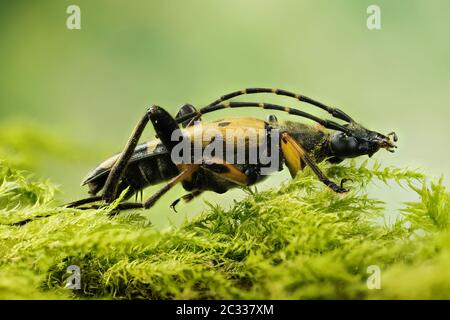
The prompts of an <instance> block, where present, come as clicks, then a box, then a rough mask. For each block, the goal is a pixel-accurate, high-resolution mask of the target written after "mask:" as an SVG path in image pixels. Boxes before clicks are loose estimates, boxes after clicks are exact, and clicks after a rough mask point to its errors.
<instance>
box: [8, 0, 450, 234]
mask: <svg viewBox="0 0 450 320" xmlns="http://www.w3.org/2000/svg"><path fill="white" fill-rule="evenodd" d="M70 4H76V5H78V6H79V7H80V8H81V30H68V29H67V28H66V19H67V17H68V14H67V13H66V8H67V7H68V6H69V5H70ZM370 4H377V5H379V6H380V7H381V18H382V29H381V30H376V31H370V30H368V29H367V27H366V19H367V16H368V15H367V13H366V9H367V7H368V6H369V5H370ZM0 8H1V9H0V41H1V42H0V44H1V50H0V74H1V77H0V126H1V127H0V139H1V140H0V156H2V157H6V158H7V159H13V160H14V161H15V162H16V163H18V164H19V165H20V166H22V167H24V168H27V169H30V170H32V171H33V172H35V175H36V176H38V177H43V178H49V179H51V180H52V181H53V182H55V183H57V184H59V185H60V190H61V193H60V194H59V201H61V202H64V201H69V200H74V199H77V198H80V197H83V196H85V195H86V190H85V189H83V188H81V187H80V186H79V183H80V181H81V179H82V178H83V176H84V175H85V174H86V173H87V172H88V171H89V170H90V169H91V168H92V167H95V165H96V164H97V163H98V162H100V161H101V160H103V159H104V158H106V157H108V156H109V155H111V154H113V153H115V152H117V151H120V149H121V148H122V147H123V145H124V144H125V142H126V140H127V138H128V137H129V135H130V132H131V130H132V128H133V127H134V125H135V123H136V122H137V121H138V119H139V118H140V117H141V116H142V114H143V112H144V110H145V108H146V107H148V106H149V105H151V104H154V103H155V104H159V105H161V106H163V107H165V108H167V109H168V110H170V111H171V112H173V113H175V112H176V110H177V109H178V107H179V106H180V105H181V104H182V103H185V102H190V103H192V104H194V105H196V106H197V107H201V106H203V105H205V104H207V103H209V102H211V101H213V100H214V99H216V98H217V97H219V96H220V95H222V94H224V93H227V92H229V91H234V90H238V89H241V88H245V87H252V86H261V87H265V86H267V87H279V88H284V89H287V90H292V91H296V92H299V93H303V94H305V95H308V96H310V97H313V98H316V99H318V100H320V101H323V102H325V103H329V104H331V105H336V106H339V107H340V108H342V109H344V110H345V111H346V112H347V113H349V114H351V115H352V116H353V117H354V118H355V119H357V120H359V121H360V122H361V123H363V124H364V125H366V126H367V127H368V128H370V129H373V130H377V131H379V132H382V133H387V132H389V131H391V130H395V131H396V132H397V133H398V135H399V143H398V145H399V149H398V152H397V153H395V154H388V153H387V152H380V153H379V154H377V155H376V156H374V158H376V159H378V160H380V161H382V163H383V164H386V165H387V164H393V165H396V166H399V167H411V168H417V167H418V168H422V169H423V170H424V171H425V172H427V173H429V174H430V175H432V176H440V175H441V174H443V175H444V176H446V177H448V176H449V173H450V161H449V159H450V150H449V148H448V145H449V143H448V138H449V132H450V131H449V116H450V90H449V88H450V59H449V57H450V41H449V40H450V39H449V31H450V18H449V15H450V2H449V1H447V0H433V1H425V0H422V1H418V0H414V1H412V0H408V1H406V0H404V1H387V0H385V1H381V0H377V1H373V0H370V1H364V0H353V1H350V0H346V1H344V0H320V1H317V0H316V1H298V0H295V1H294V0H292V1H279V0H277V1H275V0H271V1H268V0H265V1H257V0H251V1H250V0H247V1H242V0H240V1H238V0H231V1H230V0H228V1H207V0H193V1H162V0H158V1H155V0H152V1H143V0H141V1H132V2H126V1H106V0H103V1H80V0H77V1H61V0H58V1H10V2H5V1H2V4H1V5H0ZM251 98H252V100H254V101H267V102H275V101H277V102H279V103H284V104H287V105H291V106H293V105H295V101H292V100H289V99H282V98H280V97H271V96H269V95H260V96H252V97H251ZM246 100H249V99H248V98H247V99H246ZM304 107H305V108H306V110H308V111H309V112H312V113H314V114H317V115H323V116H325V115H324V114H323V113H320V112H317V111H316V110H314V109H313V108H311V107H309V106H307V105H305V106H304ZM244 114H245V115H252V116H258V117H262V118H264V117H265V116H266V114H267V113H265V112H261V111H260V110H246V111H245V112H244V111H236V112H234V111H233V112H230V111H227V110H226V111H222V112H220V113H216V114H213V115H210V116H208V117H206V119H212V118H217V117H225V116H233V115H244ZM279 118H286V116H283V115H279ZM152 136H153V132H152V130H151V129H149V130H147V131H146V133H145V139H149V138H151V137H152ZM287 179H289V175H288V173H287V171H285V172H283V173H279V174H277V175H275V176H274V177H271V178H270V179H268V180H267V182H265V183H264V184H263V185H262V186H261V187H258V188H266V187H269V186H273V185H276V184H279V183H280V182H281V181H286V180H287ZM447 181H448V180H447ZM154 190H156V188H150V189H149V190H147V192H146V194H147V195H148V194H150V193H151V192H153V191H154ZM373 192H374V193H375V194H376V195H379V196H380V198H383V199H385V200H389V199H391V200H392V201H397V202H398V201H400V200H408V195H401V191H399V192H400V194H395V195H394V194H392V193H391V192H390V191H389V190H387V189H386V187H384V186H375V187H374V190H373ZM183 193H184V192H183V190H182V189H181V187H178V188H175V189H174V190H172V191H171V192H170V193H169V194H168V195H166V196H165V198H164V199H163V200H162V201H161V202H160V203H158V205H157V206H156V207H155V208H154V209H153V210H152V211H151V212H149V213H147V214H148V215H149V217H150V218H151V220H152V222H153V223H154V224H155V225H156V226H157V227H164V226H167V225H169V224H171V223H175V224H178V223H179V222H180V221H182V220H183V219H185V218H186V217H189V216H191V215H193V214H196V213H198V212H199V210H201V209H202V208H205V204H204V202H203V201H201V200H200V201H194V202H193V203H191V204H188V205H184V204H181V205H180V206H179V211H180V213H178V214H173V213H172V212H171V211H170V210H167V206H168V204H169V203H171V201H172V200H174V199H175V198H176V197H178V196H180V195H182V194H183ZM243 196H244V194H243V192H242V191H239V190H236V191H233V192H231V193H228V194H226V195H220V196H218V195H215V194H212V193H206V194H205V195H204V196H203V200H208V201H210V202H212V203H219V204H221V205H229V204H230V203H231V202H232V200H233V199H237V200H238V199H239V198H242V197H243Z"/></svg>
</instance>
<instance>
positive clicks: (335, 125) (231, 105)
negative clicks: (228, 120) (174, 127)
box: [175, 102, 351, 135]
mask: <svg viewBox="0 0 450 320" xmlns="http://www.w3.org/2000/svg"><path fill="white" fill-rule="evenodd" d="M254 107H257V108H262V109H267V110H278V111H283V112H287V113H289V114H292V115H295V116H299V117H303V118H307V119H310V120H312V121H315V122H317V123H319V124H321V125H322V126H324V127H325V128H327V129H332V130H337V131H342V132H344V133H346V134H348V135H351V131H350V130H349V129H348V128H347V127H345V126H343V125H341V124H339V123H336V122H334V121H331V120H323V119H320V118H318V117H316V116H313V115H312V114H309V113H307V112H304V111H300V110H298V109H294V108H289V107H284V106H280V105H277V104H272V103H259V102H225V103H219V104H216V105H211V106H206V107H204V108H201V109H200V110H199V111H197V112H193V113H190V114H187V115H184V116H182V117H179V118H177V119H175V120H176V121H177V122H178V123H180V122H183V121H186V120H188V119H191V118H196V117H199V116H201V115H203V114H205V113H210V112H214V111H217V110H221V109H227V108H254Z"/></svg>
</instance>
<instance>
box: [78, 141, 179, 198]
mask: <svg viewBox="0 0 450 320" xmlns="http://www.w3.org/2000/svg"><path fill="white" fill-rule="evenodd" d="M119 155H120V154H116V155H114V156H112V157H110V158H108V159H106V160H105V161H103V162H102V163H100V164H99V165H98V166H97V167H96V168H95V169H93V170H92V171H91V172H90V173H89V174H88V175H87V176H86V178H85V179H84V180H83V182H82V185H88V187H89V193H90V194H92V195H95V194H97V193H98V192H99V191H100V190H102V189H103V187H104V185H105V182H106V179H107V177H108V174H109V172H110V171H111V168H112V167H113V166H114V164H115V163H116V161H117V159H118V158H119ZM177 173H178V169H177V167H176V166H175V164H173V162H172V161H171V159H170V155H169V153H168V152H167V150H166V148H165V147H164V146H163V145H162V143H161V142H160V141H159V140H157V139H156V140H152V141H149V142H147V143H143V144H140V145H138V146H137V147H136V149H135V150H134V153H133V156H132V157H131V159H130V162H129V164H128V167H127V169H126V170H125V173H124V175H123V177H122V180H121V181H120V183H119V187H118V190H119V193H120V192H122V191H123V190H125V189H126V188H127V187H129V188H130V190H129V192H128V194H127V197H129V196H131V195H133V194H134V193H136V192H137V191H140V190H142V189H144V188H145V187H147V186H150V185H154V184H158V183H160V182H162V181H165V180H168V179H170V178H172V177H174V176H175V175H177Z"/></svg>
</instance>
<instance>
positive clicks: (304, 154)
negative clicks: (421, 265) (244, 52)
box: [67, 88, 397, 209]
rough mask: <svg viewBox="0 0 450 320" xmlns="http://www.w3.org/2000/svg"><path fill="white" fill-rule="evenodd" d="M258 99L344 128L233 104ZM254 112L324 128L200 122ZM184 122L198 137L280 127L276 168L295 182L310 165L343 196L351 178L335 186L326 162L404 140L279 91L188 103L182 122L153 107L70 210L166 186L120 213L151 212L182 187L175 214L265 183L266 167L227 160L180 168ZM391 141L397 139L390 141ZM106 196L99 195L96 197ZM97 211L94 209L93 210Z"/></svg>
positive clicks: (121, 206) (248, 121) (243, 92)
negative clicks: (218, 114)
mask: <svg viewBox="0 0 450 320" xmlns="http://www.w3.org/2000/svg"><path fill="white" fill-rule="evenodd" d="M256 93H272V94H276V95H281V96H287V97H291V98H294V99H297V100H299V101H301V102H305V103H308V104H310V105H313V106H316V107H318V108H320V109H322V110H324V111H326V112H328V113H329V114H331V115H332V116H333V117H334V118H337V119H339V120H342V121H344V122H345V123H344V124H339V123H337V122H334V121H331V120H324V119H321V118H318V117H316V116H314V115H311V114H309V113H306V112H304V111H301V110H298V109H295V108H289V107H285V106H281V105H276V104H271V103H261V102H234V101H229V100H230V99H232V98H235V97H238V96H241V95H248V94H256ZM248 107H257V108H262V109H266V110H276V111H282V112H287V113H289V114H291V115H293V116H300V117H303V118H307V119H310V120H312V121H314V122H316V123H317V124H318V125H316V126H312V125H307V124H303V123H299V122H294V121H277V119H276V117H275V116H274V115H270V116H268V118H267V119H266V121H263V120H260V119H257V118H228V119H222V120H220V121H214V122H207V123H205V122H201V116H202V115H204V114H207V113H211V112H214V111H217V110H221V109H226V108H248ZM149 121H151V123H152V125H153V127H154V129H155V131H156V134H157V137H158V138H157V139H154V140H151V141H149V142H146V143H143V144H139V145H138V141H139V139H140V137H141V135H142V132H143V130H144V129H145V127H146V125H147V124H148V122H149ZM179 123H181V125H182V127H183V129H181V130H182V131H183V132H186V133H189V134H194V135H195V132H196V130H197V131H198V129H199V125H200V124H201V129H200V134H201V132H202V130H206V129H215V130H216V131H219V132H222V133H223V134H226V129H238V128H239V129H249V128H251V129H255V130H258V129H264V130H262V131H261V132H265V134H266V135H270V134H271V132H272V130H274V129H276V130H277V131H278V132H279V133H280V137H279V144H278V145H277V146H278V152H279V155H280V159H281V162H280V166H279V168H277V169H278V170H281V169H282V164H283V163H284V164H286V166H287V167H288V169H289V172H290V173H291V176H292V177H295V175H296V174H297V173H298V172H299V171H300V170H302V169H303V168H304V167H305V166H309V167H311V169H312V170H313V172H314V173H315V174H316V175H317V177H318V178H319V180H320V181H322V182H323V183H324V184H325V185H327V186H328V187H330V188H331V189H332V190H333V191H335V192H338V193H344V192H347V191H348V190H347V189H345V188H344V187H343V183H344V182H345V181H346V179H343V180H342V181H341V183H340V184H339V185H338V184H336V183H335V182H333V181H331V180H329V179H328V178H327V177H326V176H325V174H324V173H323V172H321V170H320V169H319V168H318V166H317V165H316V163H317V162H321V161H323V160H325V159H326V160H328V161H330V162H332V163H339V162H341V161H343V160H344V159H346V158H353V157H358V156H362V155H368V156H369V157H370V156H372V155H373V154H374V153H375V152H377V151H378V150H379V149H381V148H384V149H386V150H388V151H390V152H394V148H396V146H395V145H394V143H393V142H396V141H397V135H396V134H395V133H394V132H391V133H389V134H387V135H383V134H381V133H378V132H375V131H371V130H368V129H366V128H364V127H363V126H361V125H360V124H358V123H357V122H355V121H354V120H353V119H352V118H351V117H350V116H348V115H347V114H346V113H344V112H343V111H342V110H340V109H338V108H332V107H329V106H327V105H325V104H323V103H321V102H318V101H316V100H313V99H311V98H308V97H306V96H303V95H299V94H296V93H292V92H289V91H285V90H280V89H270V88H248V89H244V90H239V91H235V92H231V93H229V94H226V95H223V96H221V97H220V98H219V99H217V100H215V101H213V102H212V103H210V104H208V105H206V106H205V107H203V108H201V109H199V110H196V109H195V108H194V107H193V106H192V105H190V104H185V105H183V106H182V107H181V109H180V111H179V112H178V114H177V115H176V116H175V118H174V117H172V116H171V115H170V114H169V113H168V112H167V111H166V110H164V109H163V108H161V107H159V106H152V107H151V108H149V109H148V110H147V111H146V113H145V115H144V116H143V117H142V118H141V120H140V121H139V123H138V124H137V126H136V127H135V129H134V131H133V133H132V134H131V137H130V138H129V140H128V142H127V144H126V146H125V148H124V150H123V151H122V152H121V153H119V154H117V155H115V156H112V157H111V158H109V159H107V160H105V161H103V162H102V163H101V164H100V165H98V166H97V167H96V168H95V169H94V170H93V171H92V172H90V173H89V174H88V176H87V177H86V178H85V179H84V181H83V185H85V184H86V185H88V186H89V193H90V194H91V195H92V196H91V197H89V198H86V199H81V200H78V201H74V202H72V203H70V204H68V205H67V206H69V207H80V208H86V207H83V206H84V205H86V204H89V203H94V202H100V201H103V202H105V203H111V202H112V201H114V200H115V199H117V197H118V196H119V195H120V193H121V192H122V191H123V190H125V189H127V188H128V193H127V194H126V196H125V199H128V198H130V197H131V196H132V195H134V194H136V195H137V194H138V193H139V192H142V190H143V189H144V188H146V187H148V186H150V185H155V184H158V183H162V182H165V185H164V186H163V187H162V188H161V189H160V190H159V191H157V192H156V193H155V194H154V195H152V196H151V197H150V198H149V199H148V200H146V201H145V202H143V203H138V202H122V203H120V204H119V206H118V208H119V209H130V208H150V207H151V206H152V205H153V204H154V203H155V202H156V201H157V200H158V199H159V198H160V197H161V196H162V195H164V194H165V193H166V192H167V191H168V190H170V189H171V188H172V187H173V186H174V185H176V184H177V183H181V184H182V185H183V188H184V189H185V190H186V191H188V192H189V193H188V194H186V195H185V196H183V197H181V198H179V199H177V200H175V201H174V202H173V204H172V208H175V205H176V204H177V203H178V202H179V201H180V200H184V201H190V200H192V199H193V198H195V197H196V196H198V195H199V194H201V193H202V192H204V191H214V192H216V193H224V192H226V191H227V190H229V189H231V188H234V187H237V186H249V185H253V184H255V183H258V182H259V181H261V180H263V179H264V178H265V177H266V176H265V175H262V174H261V168H262V167H263V165H262V164H261V163H259V162H258V163H256V164H255V163H251V162H244V163H241V164H234V163H228V162H226V161H224V160H223V159H215V158H211V159H208V161H207V162H202V163H183V162H181V163H174V162H173V161H172V158H171V152H172V150H173V149H174V148H175V146H176V144H177V143H178V142H177V141H174V140H172V139H171V137H172V133H174V132H175V130H178V129H180V127H179ZM199 123H200V124H199ZM197 134H198V132H197ZM391 137H392V140H393V141H391ZM265 138H267V137H265ZM269 140H270V139H266V140H264V141H269ZM211 142H212V140H211V139H209V140H205V141H202V148H206V147H207V146H208V145H209V144H210V143H211ZM245 147H246V148H252V147H254V146H252V145H251V143H250V142H248V141H247V143H246V145H245ZM258 150H259V149H258ZM99 193H100V195H97V194H99ZM98 206H99V205H91V206H90V207H89V208H92V207H98Z"/></svg>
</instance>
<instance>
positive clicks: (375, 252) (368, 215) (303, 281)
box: [0, 162, 450, 299]
mask: <svg viewBox="0 0 450 320" xmlns="http://www.w3.org/2000/svg"><path fill="white" fill-rule="evenodd" d="M322 167H323V169H324V170H325V171H326V172H327V174H328V175H330V176H331V177H332V178H333V179H336V180H337V179H339V178H340V177H344V176H345V177H350V178H352V179H353V182H352V183H351V189H352V191H351V192H350V193H349V194H347V195H337V194H334V193H333V192H331V191H330V190H329V189H328V188H326V187H324V186H323V185H322V184H321V183H320V182H319V181H317V179H316V178H315V177H314V175H313V174H312V173H311V172H310V171H309V170H305V172H303V173H301V174H300V175H299V176H298V177H297V178H296V179H295V180H293V181H291V182H288V183H286V184H284V185H282V186H281V187H279V188H275V189H271V190H268V191H264V192H254V191H252V190H247V192H248V196H247V197H246V198H245V199H244V200H243V201H240V202H236V203H235V204H234V205H233V206H232V207H231V208H230V209H227V210H226V209H223V208H221V207H218V206H214V205H210V207H209V209H208V210H206V211H205V212H203V213H201V214H200V215H198V216H197V217H196V218H194V219H193V220H192V221H189V222H186V223H185V224H184V225H183V226H181V227H180V228H172V229H170V230H165V231H156V230H154V229H153V228H152V226H151V224H150V223H149V221H148V220H147V218H146V217H145V216H143V215H141V213H142V212H141V211H134V212H122V213H120V214H119V215H116V216H114V217H111V216H110V214H109V213H110V210H111V208H105V209H103V210H88V211H81V210H76V209H62V208H58V207H56V206H54V205H53V204H52V202H51V200H52V198H53V188H52V187H51V186H50V185H49V184H48V183H42V182H39V181H38V182H36V181H32V180H30V179H29V178H26V177H24V176H23V173H21V172H19V171H17V170H15V169H12V168H9V167H7V166H6V164H5V163H1V164H0V181H3V183H2V184H1V187H0V237H1V241H0V298H43V299H46V298H118V299H129V298H145V299H172V298H176V299H178V298H186V299H200V298H206V299H212V298H217V299H250V298H251V299H311V298H314V299H334V298H338V299H373V298H383V299H384V298H401V299H405V298H447V299H448V298H450V230H449V220H450V216H449V199H450V195H449V193H448V192H447V191H446V188H445V186H444V185H443V182H442V180H440V181H437V182H428V181H427V180H426V179H425V177H424V175H422V174H420V173H418V172H415V171H412V170H403V169H398V168H391V167H387V168H382V167H381V166H380V165H379V164H375V165H373V166H371V167H370V168H369V167H368V164H367V162H365V163H363V164H362V165H356V164H355V163H354V162H350V163H349V164H347V165H342V166H326V165H323V166H322ZM374 181H383V182H386V183H388V184H391V183H392V182H396V183H397V184H398V185H401V186H402V187H403V188H404V189H405V190H407V191H408V192H411V193H414V194H415V195H416V197H417V199H418V201H417V202H409V203H406V204H404V206H403V208H402V210H401V213H400V214H399V217H398V219H397V220H396V221H395V222H394V223H391V224H387V223H380V221H383V220H382V219H383V217H384V216H385V214H386V209H385V205H384V203H383V201H381V200H379V199H374V198H372V197H371V196H370V195H369V194H368V191H367V189H366V187H367V185H368V184H370V183H372V182H374ZM380 218H381V219H380ZM69 265H77V266H79V267H80V269H81V285H82V289H81V290H69V289H64V286H65V284H66V280H67V278H68V277H69V276H70V274H68V273H67V272H66V270H67V267H68V266H69ZM370 265H377V266H379V268H380V270H381V289H380V290H369V289H368V288H367V285H366V281H367V278H368V277H369V274H368V273H367V267H368V266H370Z"/></svg>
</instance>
